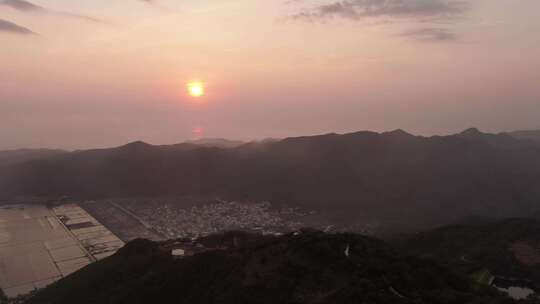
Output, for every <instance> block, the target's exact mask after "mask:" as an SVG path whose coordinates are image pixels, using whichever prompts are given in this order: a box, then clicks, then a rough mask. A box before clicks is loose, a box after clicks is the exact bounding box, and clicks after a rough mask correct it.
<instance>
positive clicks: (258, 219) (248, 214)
mask: <svg viewBox="0 0 540 304" xmlns="http://www.w3.org/2000/svg"><path fill="white" fill-rule="evenodd" d="M121 205H122V207H124V208H126V209H128V210H130V211H131V212H133V213H134V214H136V215H137V216H138V217H140V218H141V220H143V221H144V222H146V223H148V224H150V225H151V226H152V227H153V228H154V229H155V230H157V231H158V232H159V233H161V234H163V235H164V236H165V237H166V238H185V237H190V238H191V237H198V236H204V235H209V234H212V233H216V232H221V231H228V230H246V231H259V232H261V233H263V234H279V233H282V232H286V231H292V230H297V229H299V228H301V227H303V226H304V224H303V222H302V221H301V220H302V217H303V216H305V215H306V213H302V212H300V211H298V210H296V209H293V208H281V209H273V208H272V206H271V204H270V203H268V202H264V203H239V202H226V201H221V200H216V201H214V202H211V203H209V204H204V205H199V206H193V207H190V208H184V207H181V206H178V205H176V204H174V203H163V202H160V203H155V204H154V203H148V202H145V203H144V204H142V203H138V202H122V203H121Z"/></svg>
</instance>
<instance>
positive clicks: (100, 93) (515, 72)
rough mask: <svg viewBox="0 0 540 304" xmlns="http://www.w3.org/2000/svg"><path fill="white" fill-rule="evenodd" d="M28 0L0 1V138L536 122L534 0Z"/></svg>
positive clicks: (538, 54) (71, 142)
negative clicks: (201, 87) (194, 87)
mask: <svg viewBox="0 0 540 304" xmlns="http://www.w3.org/2000/svg"><path fill="white" fill-rule="evenodd" d="M29 1H30V2H26V1H23V0H0V149H12V148H21V147H58V148H68V149H76V148H89V147H104V146H116V145H120V144H123V143H127V142H130V141H134V140H144V141H147V142H150V143H155V144H165V143H176V142H181V141H183V140H186V139H191V138H194V137H198V136H204V137H227V138H232V139H255V138H265V137H285V136H295V135H308V134H317V133H328V132H339V133H341V132H349V131H357V130H374V131H385V130H392V129H397V128H402V129H405V130H407V131H410V132H412V133H417V134H426V135H428V134H447V133H452V132H457V131H460V130H462V129H465V128H468V127H470V126H476V127H478V128H480V129H482V130H484V131H491V132H497V131H503V130H513V129H532V128H536V129H538V128H540V17H539V16H540V15H539V12H540V1H538V0H470V1H445V0H345V1H339V0H154V1H142V0H116V1H105V0H77V1H73V0H29ZM194 80H198V81H202V82H204V83H205V85H206V95H205V96H204V97H201V98H193V97H190V96H189V95H188V94H187V93H186V84H187V83H188V82H190V81H194Z"/></svg>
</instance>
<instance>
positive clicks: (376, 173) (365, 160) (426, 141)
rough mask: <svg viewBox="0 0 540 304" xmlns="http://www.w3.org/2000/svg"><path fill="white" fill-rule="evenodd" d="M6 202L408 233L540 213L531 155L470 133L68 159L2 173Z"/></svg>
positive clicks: (528, 147)
mask: <svg viewBox="0 0 540 304" xmlns="http://www.w3.org/2000/svg"><path fill="white" fill-rule="evenodd" d="M0 175H2V176H0V178H1V181H0V183H1V189H0V190H2V191H0V193H1V194H3V195H4V196H21V195H25V196H41V197H60V196H70V197H73V198H80V199H84V198H91V199H93V198H103V197H134V196H173V195H198V194H202V195H216V196H220V197H222V198H225V199H228V198H230V199H245V200H268V201H270V202H272V203H274V204H280V203H285V204H288V205H293V206H302V207H307V208H309V209H317V210H322V211H324V212H327V213H332V214H333V215H335V216H336V217H339V219H340V220H343V221H347V220H356V219H358V217H359V216H364V217H370V218H381V219H386V220H389V221H392V220H396V221H401V222H407V223H432V224H435V223H438V224H442V223H447V222H453V221H455V220H457V219H460V218H462V217H465V216H475V215H479V216H492V217H508V216H530V215H534V214H535V213H538V211H539V210H540V207H539V205H538V201H539V200H540V146H538V145H536V144H534V143H533V142H531V141H530V140H521V139H517V138H515V137H513V136H511V135H509V134H486V133H482V132H480V131H478V130H476V129H469V130H466V131H464V132H462V133H459V134H455V135H450V136H434V137H421V136H414V135H411V134H408V133H406V132H404V131H401V130H396V131H393V132H387V133H374V132H356V133H350V134H344V135H338V134H326V135H320V136H309V137H296V138H287V139H284V140H280V141H268V142H263V143H248V144H244V145H241V146H237V147H236V146H235V147H231V148H218V147H201V146H199V145H196V144H190V143H184V144H178V145H170V146H153V145H149V144H146V143H143V142H134V143H131V144H128V145H125V146H121V147H117V148H111V149H101V150H88V151H76V152H71V153H66V154H62V155H58V156H55V157H51V158H47V159H39V160H32V161H27V162H24V163H19V164H16V165H13V166H11V167H10V168H9V169H6V170H2V172H1V173H0Z"/></svg>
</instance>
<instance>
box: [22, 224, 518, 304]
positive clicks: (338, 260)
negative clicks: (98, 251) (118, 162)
mask: <svg viewBox="0 0 540 304" xmlns="http://www.w3.org/2000/svg"><path fill="white" fill-rule="evenodd" d="M224 237H226V236H224ZM244 244H245V245H241V246H239V247H237V248H233V249H228V250H217V251H208V252H205V253H200V254H197V255H195V256H192V257H186V258H183V259H176V260H175V259H173V258H172V257H171V255H170V250H166V249H164V248H165V247H164V246H165V245H164V244H157V243H152V242H149V241H144V240H136V241H133V242H131V243H129V244H128V245H126V246H125V247H124V248H123V249H121V250H120V251H119V252H118V253H117V254H116V255H114V256H112V257H110V258H108V259H105V260H103V261H101V262H97V263H95V264H92V265H90V266H88V267H86V268H84V269H82V270H81V271H79V272H77V273H75V274H73V275H71V276H69V277H67V278H65V279H62V280H60V281H59V282H57V283H56V284H54V285H53V286H51V287H48V288H47V289H45V290H43V291H41V292H39V293H38V294H37V296H35V297H34V298H33V299H32V300H30V301H28V302H27V304H34V303H36V304H37V303H39V304H48V303H54V304H64V303H66V304H67V303H70V304H72V303H78V304H87V303H88V304H89V303H110V304H116V303H131V304H136V303H190V304H196V303H240V304H241V303H246V304H247V303H250V304H256V303H268V304H270V303H271V304H274V303H299V304H300V303H416V304H420V303H429V304H437V303H456V304H464V303H513V302H512V301H511V300H510V299H508V298H506V297H503V296H501V295H499V293H497V292H495V291H494V290H491V289H484V288H482V287H480V286H476V285H474V284H473V283H472V282H471V281H470V280H469V279H467V278H466V277H463V276H461V275H459V274H457V273H454V272H452V271H451V270H449V269H447V268H445V267H441V266H439V265H437V264H436V263H433V262H429V261H427V260H423V259H419V258H412V257H411V258H408V257H403V256H400V255H398V254H397V253H395V252H394V251H393V250H392V249H391V248H389V247H388V246H387V245H386V244H384V243H382V242H380V241H377V240H374V239H370V238H366V237H362V236H358V235H353V234H337V235H327V234H324V233H321V232H307V231H306V232H303V233H301V234H291V235H287V236H283V237H268V238H261V239H260V240H259V241H254V240H252V241H250V242H248V243H244Z"/></svg>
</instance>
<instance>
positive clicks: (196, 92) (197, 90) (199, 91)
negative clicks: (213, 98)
mask: <svg viewBox="0 0 540 304" xmlns="http://www.w3.org/2000/svg"><path fill="white" fill-rule="evenodd" d="M187 89H188V93H189V95H191V96H192V97H201V96H203V95H204V84H203V83H202V82H199V81H193V82H190V83H188V84H187Z"/></svg>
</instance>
